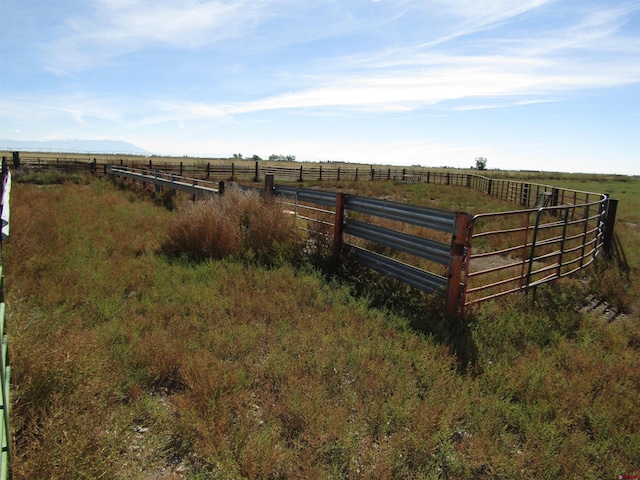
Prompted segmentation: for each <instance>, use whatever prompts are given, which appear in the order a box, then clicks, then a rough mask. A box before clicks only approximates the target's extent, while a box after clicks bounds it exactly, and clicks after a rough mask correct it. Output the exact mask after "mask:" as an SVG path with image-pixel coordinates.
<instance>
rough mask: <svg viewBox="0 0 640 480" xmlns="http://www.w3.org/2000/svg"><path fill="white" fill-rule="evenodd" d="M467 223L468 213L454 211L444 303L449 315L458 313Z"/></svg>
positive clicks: (452, 315) (446, 312) (453, 315)
mask: <svg viewBox="0 0 640 480" xmlns="http://www.w3.org/2000/svg"><path fill="white" fill-rule="evenodd" d="M468 225H469V214H468V213H466V212H456V222H455V230H454V232H453V237H452V239H451V258H450V260H449V279H448V285H447V299H446V304H445V314H446V315H447V316H450V317H455V316H457V315H458V314H459V313H460V299H461V297H462V293H463V292H462V266H463V265H464V256H465V251H464V248H465V245H466V243H467V231H468Z"/></svg>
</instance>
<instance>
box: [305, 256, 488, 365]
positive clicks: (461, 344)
mask: <svg viewBox="0 0 640 480" xmlns="http://www.w3.org/2000/svg"><path fill="white" fill-rule="evenodd" d="M318 260H319V258H315V262H314V263H315V266H316V267H317V268H319V269H320V270H321V271H322V272H323V274H324V275H325V276H326V277H327V278H331V279H337V280H339V281H342V282H345V283H347V284H348V285H349V286H350V287H351V289H352V293H353V295H354V296H357V297H360V298H365V299H367V301H368V303H369V306H370V307H371V308H377V309H381V310H385V311H388V312H389V313H391V314H393V315H397V316H398V317H400V318H404V319H405V320H406V321H407V323H408V325H409V326H410V328H412V329H413V330H414V331H416V332H420V333H421V334H423V335H426V336H429V337H431V338H432V339H433V340H434V341H436V342H438V343H440V344H443V345H446V346H447V347H448V348H449V349H450V351H451V353H453V354H454V355H455V356H456V358H457V365H458V370H459V371H460V372H467V371H470V370H472V369H474V368H475V366H476V363H477V348H476V346H475V344H474V342H473V338H472V334H471V329H470V328H469V321H468V319H467V320H464V319H460V318H450V317H448V316H447V315H445V313H444V310H445V309H444V299H443V298H441V297H440V296H438V295H435V294H427V293H425V292H422V291H419V290H417V289H415V288H412V287H410V286H408V285H406V284H405V283H403V282H400V281H398V280H395V279H392V278H390V277H387V276H385V275H383V274H380V273H378V272H375V271H372V270H369V269H367V268H365V267H363V266H362V265H358V264H357V263H356V262H354V261H350V260H349V259H346V260H345V259H338V258H335V257H329V258H326V257H325V258H324V260H323V261H320V262H318Z"/></svg>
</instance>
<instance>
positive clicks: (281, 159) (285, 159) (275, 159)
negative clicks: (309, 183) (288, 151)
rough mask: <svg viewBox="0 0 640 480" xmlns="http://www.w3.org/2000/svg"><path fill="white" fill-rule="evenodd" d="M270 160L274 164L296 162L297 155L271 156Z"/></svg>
mask: <svg viewBox="0 0 640 480" xmlns="http://www.w3.org/2000/svg"><path fill="white" fill-rule="evenodd" d="M269 160H271V161H272V162H295V161H296V156H295V155H275V154H273V155H269Z"/></svg>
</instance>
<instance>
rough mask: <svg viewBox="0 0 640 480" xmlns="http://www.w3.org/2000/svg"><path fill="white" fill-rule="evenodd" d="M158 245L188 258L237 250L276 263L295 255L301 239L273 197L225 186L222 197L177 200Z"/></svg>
mask: <svg viewBox="0 0 640 480" xmlns="http://www.w3.org/2000/svg"><path fill="white" fill-rule="evenodd" d="M163 250H164V252H165V253H167V254H169V255H171V256H186V257H187V258H189V259H191V260H204V259H208V258H214V259H220V258H224V257H227V256H236V257H239V258H242V259H245V260H257V261H260V262H263V263H277V262H279V261H281V260H291V259H293V258H295V256H296V255H297V254H298V253H300V252H301V250H302V242H301V238H300V236H299V235H298V231H297V230H296V226H295V222H294V219H293V218H292V217H291V216H290V215H286V214H285V213H283V211H282V206H281V205H280V204H279V203H278V202H276V201H271V200H265V199H263V198H262V197H260V196H259V195H258V194H257V193H255V192H243V191H241V190H238V189H230V190H228V191H227V192H226V194H225V195H224V196H222V197H212V198H210V199H206V200H201V201H198V202H195V203H187V204H182V205H180V206H179V207H178V209H177V214H176V217H175V220H174V222H173V223H172V225H171V226H170V228H169V232H168V238H167V241H166V242H165V244H164V246H163Z"/></svg>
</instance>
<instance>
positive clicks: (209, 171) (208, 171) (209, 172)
mask: <svg viewBox="0 0 640 480" xmlns="http://www.w3.org/2000/svg"><path fill="white" fill-rule="evenodd" d="M210 176H211V164H210V163H209V162H207V178H209V177H210Z"/></svg>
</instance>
